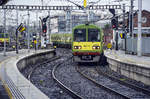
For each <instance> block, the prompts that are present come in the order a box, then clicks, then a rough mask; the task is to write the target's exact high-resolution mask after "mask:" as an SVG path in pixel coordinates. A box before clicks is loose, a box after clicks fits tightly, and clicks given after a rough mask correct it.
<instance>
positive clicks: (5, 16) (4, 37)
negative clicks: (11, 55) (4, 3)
mask: <svg viewBox="0 0 150 99" xmlns="http://www.w3.org/2000/svg"><path fill="white" fill-rule="evenodd" d="M5 37H6V9H4V56H6V39H5Z"/></svg>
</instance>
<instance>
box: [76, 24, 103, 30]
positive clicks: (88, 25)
mask: <svg viewBox="0 0 150 99" xmlns="http://www.w3.org/2000/svg"><path fill="white" fill-rule="evenodd" d="M83 27H85V28H87V27H89V28H98V29H101V28H100V27H98V26H96V25H94V24H80V25H77V26H75V27H74V28H73V29H76V28H83Z"/></svg>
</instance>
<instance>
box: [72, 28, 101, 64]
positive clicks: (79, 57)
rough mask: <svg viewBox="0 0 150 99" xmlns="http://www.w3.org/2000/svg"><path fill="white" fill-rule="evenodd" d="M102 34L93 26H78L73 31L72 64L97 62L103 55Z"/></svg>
mask: <svg viewBox="0 0 150 99" xmlns="http://www.w3.org/2000/svg"><path fill="white" fill-rule="evenodd" d="M102 36H103V34H102V31H101V29H100V28H98V27H97V26H95V25H79V26H76V27H75V28H74V29H73V42H72V52H73V60H74V62H99V60H100V58H101V55H102V54H103V43H102V41H103V40H102V39H103V37H102Z"/></svg>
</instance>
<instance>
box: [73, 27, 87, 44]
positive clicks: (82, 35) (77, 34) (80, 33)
mask: <svg viewBox="0 0 150 99" xmlns="http://www.w3.org/2000/svg"><path fill="white" fill-rule="evenodd" d="M74 41H76V42H84V41H86V29H75V30H74Z"/></svg>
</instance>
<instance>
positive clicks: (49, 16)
mask: <svg viewBox="0 0 150 99" xmlns="http://www.w3.org/2000/svg"><path fill="white" fill-rule="evenodd" d="M48 15H49V22H48V29H49V33H48V34H49V37H48V40H49V44H50V43H51V40H50V37H51V27H50V23H51V18H50V11H48Z"/></svg>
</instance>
